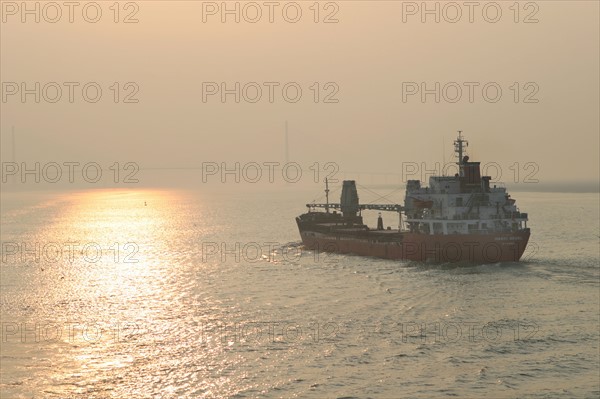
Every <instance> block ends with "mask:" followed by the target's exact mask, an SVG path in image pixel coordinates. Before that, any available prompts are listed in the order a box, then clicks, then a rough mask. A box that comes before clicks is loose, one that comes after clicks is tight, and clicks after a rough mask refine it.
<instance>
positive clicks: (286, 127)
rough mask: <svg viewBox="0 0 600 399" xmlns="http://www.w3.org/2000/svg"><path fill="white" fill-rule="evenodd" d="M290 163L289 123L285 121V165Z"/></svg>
mask: <svg viewBox="0 0 600 399" xmlns="http://www.w3.org/2000/svg"><path fill="white" fill-rule="evenodd" d="M289 162H290V148H289V142H288V121H285V163H286V165H287V164H288V163H289Z"/></svg>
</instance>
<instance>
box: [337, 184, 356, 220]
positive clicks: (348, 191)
mask: <svg viewBox="0 0 600 399" xmlns="http://www.w3.org/2000/svg"><path fill="white" fill-rule="evenodd" d="M340 208H341V211H342V213H343V215H344V217H346V216H356V213H357V212H358V209H359V207H358V193H357V192H356V182H355V181H354V180H344V185H343V186H342V197H341V198H340Z"/></svg>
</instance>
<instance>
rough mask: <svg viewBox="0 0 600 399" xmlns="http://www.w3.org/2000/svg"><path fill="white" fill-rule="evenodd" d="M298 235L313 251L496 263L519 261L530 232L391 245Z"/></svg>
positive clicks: (408, 236)
mask: <svg viewBox="0 0 600 399" xmlns="http://www.w3.org/2000/svg"><path fill="white" fill-rule="evenodd" d="M300 235H301V237H302V242H303V243H304V245H305V246H306V247H307V248H309V249H312V250H316V251H324V252H337V253H344V254H346V253H348V254H355V255H362V256H374V257H378V258H384V259H406V260H413V261H434V262H474V263H496V262H516V261H519V260H520V259H521V256H522V255H523V252H524V251H525V248H526V247H527V243H528V241H529V235H530V232H529V229H525V230H522V231H518V232H511V233H498V234H448V235H442V234H432V235H429V234H418V233H402V234H401V235H400V239H399V240H398V241H393V242H377V241H376V240H371V239H367V238H355V237H344V236H338V237H335V236H331V235H327V234H323V233H318V232H311V231H300Z"/></svg>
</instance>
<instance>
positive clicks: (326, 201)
mask: <svg viewBox="0 0 600 399" xmlns="http://www.w3.org/2000/svg"><path fill="white" fill-rule="evenodd" d="M325 212H326V213H329V182H328V181H327V178H325Z"/></svg>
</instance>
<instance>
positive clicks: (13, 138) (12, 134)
mask: <svg viewBox="0 0 600 399" xmlns="http://www.w3.org/2000/svg"><path fill="white" fill-rule="evenodd" d="M11 140H12V142H11V158H12V159H11V160H12V161H13V162H17V157H16V155H15V154H16V153H17V150H16V144H15V127H14V126H13V127H12V129H11ZM15 181H16V180H15V175H12V183H13V184H15Z"/></svg>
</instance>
